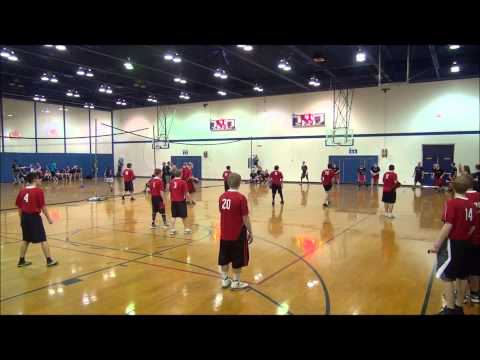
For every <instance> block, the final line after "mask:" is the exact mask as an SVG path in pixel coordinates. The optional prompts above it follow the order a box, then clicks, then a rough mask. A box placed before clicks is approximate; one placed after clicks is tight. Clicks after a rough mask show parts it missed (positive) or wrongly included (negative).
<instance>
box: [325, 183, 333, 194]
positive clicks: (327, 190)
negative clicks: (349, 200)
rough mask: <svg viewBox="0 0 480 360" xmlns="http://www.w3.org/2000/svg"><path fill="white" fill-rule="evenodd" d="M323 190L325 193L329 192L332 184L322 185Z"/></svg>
mask: <svg viewBox="0 0 480 360" xmlns="http://www.w3.org/2000/svg"><path fill="white" fill-rule="evenodd" d="M323 188H324V189H325V191H326V192H329V191H330V190H331V189H332V184H323Z"/></svg>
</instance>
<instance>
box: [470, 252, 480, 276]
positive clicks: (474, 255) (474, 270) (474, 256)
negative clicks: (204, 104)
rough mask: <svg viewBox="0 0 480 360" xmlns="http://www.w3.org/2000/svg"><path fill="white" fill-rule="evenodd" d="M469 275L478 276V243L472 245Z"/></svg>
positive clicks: (479, 266)
mask: <svg viewBox="0 0 480 360" xmlns="http://www.w3.org/2000/svg"><path fill="white" fill-rule="evenodd" d="M469 275H471V276H480V245H472V248H471V252H470V271H469Z"/></svg>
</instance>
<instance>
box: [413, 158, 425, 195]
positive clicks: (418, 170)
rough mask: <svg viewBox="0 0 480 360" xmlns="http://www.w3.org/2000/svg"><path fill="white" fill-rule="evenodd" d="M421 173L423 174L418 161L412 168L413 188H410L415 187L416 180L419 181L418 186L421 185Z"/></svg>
mask: <svg viewBox="0 0 480 360" xmlns="http://www.w3.org/2000/svg"><path fill="white" fill-rule="evenodd" d="M423 175H424V172H423V166H422V163H421V162H419V163H418V164H417V166H415V170H413V177H414V180H413V188H412V190H413V189H415V188H416V187H417V182H419V183H420V186H422V185H423Z"/></svg>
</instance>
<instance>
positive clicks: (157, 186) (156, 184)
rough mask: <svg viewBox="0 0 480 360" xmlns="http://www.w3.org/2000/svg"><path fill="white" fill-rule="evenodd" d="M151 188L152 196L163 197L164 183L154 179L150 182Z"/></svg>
mask: <svg viewBox="0 0 480 360" xmlns="http://www.w3.org/2000/svg"><path fill="white" fill-rule="evenodd" d="M148 184H149V186H150V193H151V194H152V196H162V191H163V181H162V179H160V178H158V177H154V178H153V179H151V180H150V181H149V182H148Z"/></svg>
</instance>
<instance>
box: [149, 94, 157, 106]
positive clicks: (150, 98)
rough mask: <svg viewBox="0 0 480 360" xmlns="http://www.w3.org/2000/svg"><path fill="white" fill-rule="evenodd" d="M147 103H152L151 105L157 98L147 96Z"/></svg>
mask: <svg viewBox="0 0 480 360" xmlns="http://www.w3.org/2000/svg"><path fill="white" fill-rule="evenodd" d="M147 101H148V102H153V103H155V104H156V103H157V98H156V97H155V96H153V95H149V96H148V98H147Z"/></svg>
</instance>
